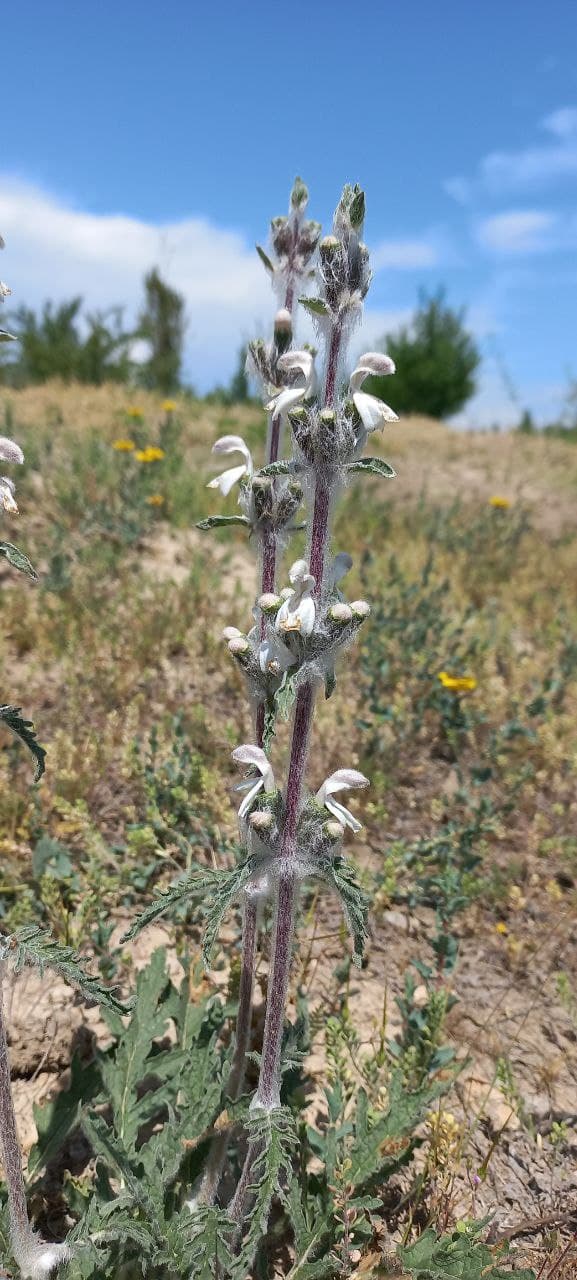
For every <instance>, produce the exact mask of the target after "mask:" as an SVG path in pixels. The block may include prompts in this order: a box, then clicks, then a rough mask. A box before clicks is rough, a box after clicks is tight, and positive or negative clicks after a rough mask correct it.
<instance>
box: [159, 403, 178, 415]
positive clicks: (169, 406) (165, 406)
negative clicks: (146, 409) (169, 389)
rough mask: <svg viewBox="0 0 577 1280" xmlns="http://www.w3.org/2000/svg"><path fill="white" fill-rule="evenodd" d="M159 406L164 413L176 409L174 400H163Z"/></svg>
mask: <svg viewBox="0 0 577 1280" xmlns="http://www.w3.org/2000/svg"><path fill="white" fill-rule="evenodd" d="M160 407H161V409H164V412H165V413H174V410H175V409H176V400H163V401H162V404H161V406H160Z"/></svg>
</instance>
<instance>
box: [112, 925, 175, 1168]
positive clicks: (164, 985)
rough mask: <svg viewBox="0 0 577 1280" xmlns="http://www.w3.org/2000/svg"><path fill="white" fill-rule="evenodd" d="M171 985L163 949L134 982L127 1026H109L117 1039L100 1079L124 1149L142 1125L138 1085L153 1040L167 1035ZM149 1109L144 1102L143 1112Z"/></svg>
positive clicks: (147, 1068)
mask: <svg viewBox="0 0 577 1280" xmlns="http://www.w3.org/2000/svg"><path fill="white" fill-rule="evenodd" d="M169 987H170V983H169V978H168V974H167V971H166V953H165V951H164V950H163V948H162V947H160V948H158V949H157V950H156V951H155V952H154V953H153V955H152V957H151V960H150V964H149V965H148V966H147V968H146V969H143V970H141V972H140V973H139V975H138V978H137V982H136V998H135V1001H134V1008H133V1012H132V1017H131V1019H130V1023H129V1025H128V1027H126V1028H124V1027H123V1026H122V1024H120V1025H118V1024H114V1023H111V1024H110V1025H111V1026H112V1029H113V1030H114V1029H115V1030H116V1033H117V1034H118V1036H119V1045H118V1048H117V1051H116V1054H115V1056H114V1058H111V1059H109V1060H107V1061H105V1062H103V1064H102V1079H103V1083H104V1087H105V1089H106V1092H107V1094H108V1098H109V1100H110V1103H111V1106H112V1115H113V1122H114V1128H115V1131H116V1133H117V1135H118V1138H119V1140H120V1142H121V1143H122V1144H123V1146H124V1147H125V1149H126V1150H127V1151H128V1150H130V1149H131V1148H132V1147H133V1145H134V1143H135V1142H136V1138H137V1136H138V1130H139V1128H140V1126H141V1124H142V1122H143V1108H142V1107H141V1101H143V1100H141V1099H140V1098H139V1097H138V1096H137V1086H138V1085H139V1083H140V1081H141V1080H143V1079H144V1078H145V1076H146V1075H147V1073H148V1072H149V1067H148V1058H149V1055H150V1052H151V1047H152V1044H153V1041H154V1040H157V1039H160V1037H161V1036H163V1035H164V1034H165V1032H166V1027H167V1024H168V1019H169V1017H170V1014H171V1010H170V1007H169V1006H168V1005H167V1002H166V1000H165V999H164V997H165V995H166V993H167V990H169ZM147 1108H148V1102H147V1101H145V1105H144V1111H146V1110H147Z"/></svg>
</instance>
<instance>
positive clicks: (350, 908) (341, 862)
mask: <svg viewBox="0 0 577 1280" xmlns="http://www.w3.org/2000/svg"><path fill="white" fill-rule="evenodd" d="M323 875H324V878H325V879H326V881H327V883H328V884H330V885H331V886H332V888H333V889H335V891H336V892H337V893H338V895H339V898H340V900H341V906H342V908H343V915H344V917H345V920H346V922H347V925H348V928H349V932H350V935H351V938H352V940H353V961H354V963H355V964H356V965H357V966H359V967H360V964H361V961H362V958H363V954H364V950H365V942H366V940H367V938H368V936H369V934H368V928H367V920H368V914H369V897H368V895H367V894H366V893H365V891H364V889H362V888H361V885H360V884H359V882H358V879H357V875H356V872H355V870H354V868H353V866H352V864H351V863H350V862H348V861H347V860H346V858H343V857H342V856H341V855H339V856H337V857H336V858H335V859H334V860H333V861H332V862H330V863H328V864H327V865H325V866H323Z"/></svg>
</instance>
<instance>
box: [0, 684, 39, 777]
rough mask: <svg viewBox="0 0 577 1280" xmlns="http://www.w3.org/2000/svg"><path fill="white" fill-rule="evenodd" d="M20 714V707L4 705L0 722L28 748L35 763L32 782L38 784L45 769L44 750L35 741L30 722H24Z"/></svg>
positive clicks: (0, 708) (0, 712)
mask: <svg viewBox="0 0 577 1280" xmlns="http://www.w3.org/2000/svg"><path fill="white" fill-rule="evenodd" d="M20 712H21V708H20V707H13V706H10V705H9V704H8V703H6V704H4V705H3V706H0V720H3V721H4V724H5V725H6V726H7V728H8V729H11V731H12V733H14V734H16V737H17V738H20V740H21V742H23V743H24V745H25V746H26V747H28V750H29V751H30V753H31V755H33V756H34V759H35V761H36V770H35V773H34V781H35V782H39V781H40V779H41V777H42V774H43V773H44V772H45V768H46V766H45V763H44V761H45V760H46V750H45V748H44V747H41V746H40V743H39V742H37V740H36V730H35V728H34V724H33V722H32V720H24V718H23V716H22V715H21V714H20Z"/></svg>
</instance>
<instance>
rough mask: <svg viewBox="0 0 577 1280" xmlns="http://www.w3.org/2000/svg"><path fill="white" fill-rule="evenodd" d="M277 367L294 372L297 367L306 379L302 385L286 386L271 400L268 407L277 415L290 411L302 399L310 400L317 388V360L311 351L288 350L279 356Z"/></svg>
mask: <svg viewBox="0 0 577 1280" xmlns="http://www.w3.org/2000/svg"><path fill="white" fill-rule="evenodd" d="M277 369H280V371H281V372H282V373H292V371H293V370H295V369H296V370H297V372H299V373H302V376H303V379H304V381H303V384H302V386H300V387H285V388H284V389H283V390H282V391H279V393H278V395H276V396H273V398H272V400H269V402H268V404H267V406H266V408H267V410H268V412H269V413H274V415H275V417H277V416H278V415H279V414H281V415H282V414H286V413H288V410H289V409H292V408H293V407H294V405H295V404H299V402H300V401H301V400H310V398H311V396H314V394H315V389H316V373H315V362H314V357H313V356H312V354H311V352H310V351H286V352H285V354H284V356H279V359H278V361H277Z"/></svg>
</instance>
